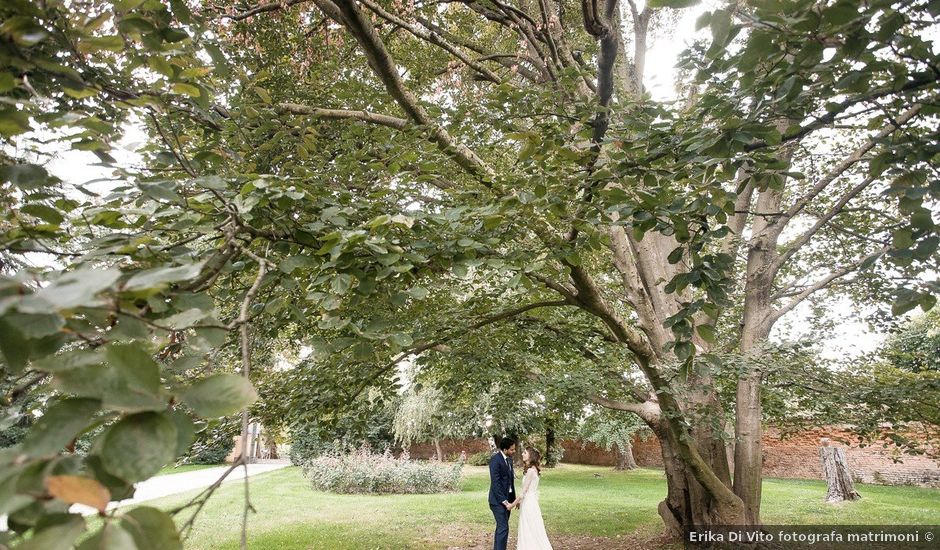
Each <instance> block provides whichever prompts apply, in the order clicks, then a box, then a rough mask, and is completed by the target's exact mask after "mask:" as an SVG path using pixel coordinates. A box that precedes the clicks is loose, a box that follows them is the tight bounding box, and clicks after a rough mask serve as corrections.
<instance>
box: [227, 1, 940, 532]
mask: <svg viewBox="0 0 940 550" xmlns="http://www.w3.org/2000/svg"><path fill="white" fill-rule="evenodd" d="M685 4H689V3H688V2H659V3H657V2H650V3H649V4H648V5H647V6H645V7H644V8H643V9H642V10H641V9H640V7H639V6H637V5H635V4H633V3H631V2H628V3H627V4H626V5H624V6H622V5H620V4H619V3H618V2H616V1H610V2H605V3H584V4H582V5H580V6H579V5H568V4H567V3H566V2H561V3H555V2H532V3H519V4H517V5H516V4H507V3H502V2H474V1H469V2H454V3H449V4H447V5H446V7H444V8H441V7H438V6H437V5H436V4H435V5H433V6H424V5H416V6H414V7H410V6H408V7H404V8H403V7H399V6H390V5H385V4H382V3H376V2H372V1H364V2H351V1H350V2H330V1H315V2H312V4H310V3H306V2H297V3H289V4H288V5H282V4H271V5H266V6H263V7H258V8H254V9H250V10H239V6H238V5H235V6H234V10H235V11H234V12H230V14H232V15H231V17H230V18H231V19H234V20H236V21H238V23H235V24H233V25H231V26H228V25H223V28H225V29H229V30H230V31H231V32H232V33H233V35H235V36H238V37H240V38H243V39H245V40H249V41H255V43H256V44H258V45H263V44H265V43H266V42H264V38H265V37H266V36H267V34H266V33H270V32H273V29H272V27H271V25H274V26H275V27H274V28H276V29H277V32H278V33H279V34H280V36H281V39H282V41H281V42H280V44H279V48H278V49H277V50H276V51H267V50H265V48H263V47H261V48H259V49H257V50H256V51H252V52H251V53H250V56H249V57H250V58H252V59H251V61H250V62H252V63H254V64H256V66H258V67H259V68H260V67H265V72H264V73H263V74H262V75H261V77H260V78H258V79H257V80H256V84H257V85H259V86H260V87H261V88H262V91H261V92H260V95H261V96H262V99H263V101H262V102H261V105H257V104H256V105H255V107H254V108H255V109H259V108H263V109H265V110H266V111H268V112H270V113H271V114H272V115H275V114H280V115H281V118H280V121H279V122H280V125H277V124H274V123H272V124H271V127H270V129H269V130H268V133H269V135H273V136H277V137H278V138H279V139H278V140H275V142H272V143H271V145H272V147H273V148H274V149H276V150H277V151H278V153H276V154H274V155H273V156H272V155H271V154H266V155H265V157H266V158H269V159H271V158H273V159H276V161H277V162H278V163H279V166H282V167H284V168H285V169H286V168H287V167H288V166H289V167H290V169H291V170H294V171H297V170H303V171H304V172H305V173H308V174H319V175H320V177H322V178H323V179H324V180H326V181H331V182H334V183H335V184H336V185H338V186H342V189H343V190H342V192H344V193H351V194H352V195H353V196H357V197H373V196H376V195H380V196H381V197H382V198H383V199H387V198H388V197H390V196H391V197H395V198H396V199H397V201H396V202H397V205H396V206H398V208H397V209H390V211H389V214H392V215H398V216H402V215H407V216H410V217H413V218H415V220H416V221H415V223H414V226H413V227H411V228H410V229H411V232H410V235H408V236H407V237H403V239H402V244H403V247H404V248H405V249H406V250H422V251H423V253H425V256H426V258H422V260H426V261H421V262H420V263H421V265H422V267H420V268H416V269H417V271H416V272H417V274H419V275H420V276H422V277H426V278H427V279H428V280H430V281H434V282H436V283H438V284H440V285H441V288H442V291H444V292H454V291H455V289H456V288H460V289H461V292H463V293H465V296H464V299H463V300H458V303H456V304H454V306H455V307H456V308H457V309H456V310H455V311H456V312H457V313H453V312H451V313H449V316H450V317H451V319H452V318H453V316H454V315H458V316H461V317H469V316H471V315H472V316H474V317H476V316H477V315H479V313H478V312H480V309H478V308H477V307H476V306H478V303H477V302H476V301H475V300H474V299H473V298H472V296H474V295H478V294H481V293H484V292H485V293H489V294H490V295H494V294H496V293H502V294H501V295H500V297H501V299H500V300H498V301H499V302H500V303H507V302H511V301H512V300H515V301H516V302H517V303H518V305H517V306H515V307H507V308H506V309H504V310H502V311H499V312H497V313H495V314H492V315H491V316H489V317H487V316H486V315H481V316H480V317H479V320H478V321H471V320H466V321H463V323H462V330H464V331H466V330H475V329H479V328H482V327H483V326H486V325H488V324H489V323H490V322H494V323H495V322H499V321H502V320H505V319H506V318H509V317H514V316H518V315H523V314H525V313H526V312H530V311H532V310H535V309H540V308H572V309H578V310H580V311H581V312H582V313H583V314H586V315H588V316H590V317H592V318H593V319H594V320H595V322H596V328H597V329H598V330H599V331H601V332H602V333H603V334H604V335H605V336H607V337H609V338H610V339H611V340H613V342H614V343H615V344H616V345H619V346H622V347H623V348H625V349H626V350H628V351H629V353H630V355H631V362H632V363H633V364H634V365H636V367H638V368H639V369H640V370H641V371H642V372H643V374H644V376H645V380H646V384H647V386H646V389H645V390H640V391H631V392H630V393H631V394H632V395H633V397H634V398H636V401H625V400H622V399H612V398H611V397H610V396H609V395H593V396H591V399H592V400H593V401H594V402H595V403H599V404H602V405H605V406H608V407H612V408H617V409H622V410H627V411H632V412H635V413H637V414H639V415H641V416H642V417H643V418H644V419H645V420H646V421H647V422H648V424H649V425H650V427H651V428H652V429H653V430H654V432H655V433H656V434H657V436H658V437H659V438H660V441H661V442H662V447H663V453H664V462H665V465H666V471H667V476H668V480H669V494H668V496H667V498H666V500H665V501H664V502H663V504H662V506H661V507H660V512H661V514H662V516H663V518H664V520H665V521H666V523H667V524H668V525H670V526H672V527H674V528H676V529H678V528H679V527H680V526H682V525H690V524H707V523H712V522H723V523H735V524H751V523H757V522H759V512H760V477H761V420H762V415H761V410H760V388H761V380H762V376H761V375H762V373H761V369H760V362H759V361H753V362H751V363H750V365H751V366H750V367H749V368H745V369H742V371H741V372H739V373H738V376H737V380H736V387H737V390H736V397H735V402H734V404H733V411H722V410H720V409H721V408H722V407H721V403H720V401H719V399H718V395H717V392H716V390H715V388H714V385H713V384H712V375H711V373H710V372H709V369H708V367H707V363H706V362H696V361H694V359H693V357H694V356H696V355H699V356H703V355H706V354H708V353H709V352H710V351H713V350H714V349H715V346H716V344H718V343H720V344H721V345H724V346H731V347H732V348H734V349H735V350H737V351H739V352H741V353H742V354H759V353H760V350H761V348H762V346H763V344H764V343H765V342H767V340H768V338H769V336H770V333H771V331H772V329H773V327H774V325H775V324H776V323H777V321H778V320H779V319H781V318H782V317H784V316H785V315H787V314H788V313H790V312H793V311H794V310H795V309H796V308H797V307H798V306H800V305H801V304H802V303H804V302H805V301H808V300H811V299H817V298H819V297H821V296H825V295H826V294H827V292H829V291H831V290H837V291H838V292H839V293H840V294H842V295H850V293H852V292H856V293H858V294H859V295H865V296H867V297H868V299H871V300H874V301H876V302H877V301H884V300H887V299H888V298H889V297H890V296H889V295H890V293H891V291H892V290H894V289H895V288H896V287H894V286H891V282H892V281H896V280H901V281H906V282H905V283H902V284H905V285H907V287H906V288H905V290H904V291H903V292H898V295H897V297H898V298H899V300H898V302H897V303H896V311H900V310H905V309H909V308H910V307H912V306H914V305H916V304H917V303H920V304H921V305H922V306H923V307H925V308H926V307H930V306H931V305H932V304H933V298H932V297H931V296H930V294H929V292H927V291H926V290H927V289H926V286H925V283H923V282H922V281H919V280H918V279H917V278H916V273H917V272H918V271H919V270H921V269H923V267H924V265H925V264H930V263H931V262H933V261H935V258H933V257H932V253H933V251H934V250H935V248H936V243H937V237H936V234H935V230H934V228H935V226H934V221H933V219H932V216H931V210H930V209H931V207H932V206H933V204H934V203H933V201H934V200H935V198H936V196H935V192H936V185H935V184H934V183H929V184H928V180H931V182H932V181H933V178H934V176H935V173H934V169H935V166H934V163H935V138H936V130H935V124H933V122H935V115H936V111H935V109H934V108H933V107H932V103H933V102H934V100H935V98H936V83H937V78H938V73H937V64H936V55H935V54H934V53H933V50H932V48H931V45H930V44H929V43H928V42H926V41H925V40H924V39H923V38H922V37H921V36H922V33H920V32H919V30H920V29H921V28H922V27H923V26H924V25H928V24H929V22H930V21H931V20H932V18H933V17H934V12H935V11H936V6H935V5H934V4H928V3H926V2H912V3H906V4H904V5H898V6H895V5H894V4H893V3H891V2H869V3H866V4H864V5H862V6H858V5H856V3H853V2H826V3H814V2H808V1H804V2H784V3H780V2H755V3H753V4H748V5H737V4H734V5H730V6H727V7H725V8H722V9H717V10H714V11H712V12H708V13H706V14H704V15H703V16H702V17H701V18H700V20H699V23H700V25H701V26H707V27H709V28H710V30H711V40H710V41H708V43H701V42H700V43H697V44H695V45H694V46H693V47H692V48H691V49H690V51H689V52H687V53H686V54H685V55H684V56H683V59H682V63H681V67H682V68H683V69H685V70H686V71H687V73H688V76H687V78H686V79H685V80H684V81H683V91H684V92H685V93H684V95H683V98H682V99H681V100H680V101H678V102H674V103H657V102H655V101H652V100H651V99H650V97H649V96H648V94H647V93H646V92H645V88H644V78H645V77H646V75H647V73H648V72H649V71H648V70H647V67H646V44H647V42H648V39H649V36H648V32H649V29H650V28H651V25H652V22H653V21H655V19H656V18H657V17H658V16H659V15H660V14H661V13H662V12H663V10H665V9H668V8H666V7H664V6H666V5H673V6H678V5H685ZM286 8H290V9H286ZM260 12H265V14H267V15H262V14H261V13H260ZM271 12H275V13H274V14H273V15H271ZM285 21H293V22H296V23H297V26H298V27H300V28H302V29H304V30H303V31H301V30H298V31H296V32H297V33H298V36H285V35H284V32H283V28H284V22H285ZM308 21H311V23H307V22H308ZM869 26H871V27H876V28H877V29H878V30H877V31H873V30H870V28H869ZM624 28H627V29H629V30H630V32H629V33H624V32H622V31H623V29H624ZM308 29H309V30H308ZM299 33H303V39H301V38H300V36H299ZM628 46H629V48H628ZM285 53H286V54H287V55H288V57H290V56H294V57H293V63H290V64H283V63H278V62H277V59H281V58H283V56H284V55H285ZM303 60H306V61H307V63H304V62H303ZM334 60H335V61H334ZM340 60H342V61H340ZM313 129H315V130H313ZM292 134H293V135H304V136H310V135H311V134H315V135H314V136H313V137H307V138H305V139H308V141H306V142H299V145H298V146H299V147H302V148H306V153H304V155H309V157H310V160H309V161H303V160H302V158H303V155H301V159H296V158H294V157H293V153H294V149H292V146H291V145H289V144H290V143H291V140H289V139H288V136H290V135H292ZM327 136H328V138H327ZM337 138H339V139H337ZM326 139H329V141H328V142H327V141H325V140H326ZM308 144H309V146H308ZM315 144H319V145H320V146H321V147H323V148H324V149H325V150H323V149H321V150H319V151H317V150H316V147H317V145H315ZM344 158H345V159H346V160H343V159H344ZM350 159H354V161H353V162H354V164H351V163H350V162H349V161H350ZM447 161H449V163H448V162H447ZM301 167H302V168H301ZM365 182H368V184H366V183H365ZM392 220H393V218H391V217H389V218H388V219H384V218H383V219H379V220H376V222H375V223H378V224H381V223H395V222H394V221H392ZM408 223H409V224H410V222H408ZM425 251H426V252H425ZM888 258H891V259H893V261H892V262H888V261H887V260H888ZM415 265H417V264H415ZM443 269H449V270H451V275H452V278H448V277H446V276H444V275H442V274H441V270H443ZM467 278H469V279H470V282H465V281H464V279H467ZM462 281H463V282H462ZM439 304H440V305H443V304H442V303H440V302H439ZM452 311H454V310H452ZM442 321H443V320H442ZM425 322H426V323H427V324H428V325H430V326H432V327H433V326H434V325H433V316H429V318H428V319H426V320H425ZM457 326H461V325H460V324H458V325H457ZM444 327H447V328H448V329H449V330H451V331H453V330H454V325H453V324H452V322H450V323H449V322H443V323H442V324H439V325H437V329H436V332H438V333H439V332H441V329H443V328H444ZM556 328H560V329H561V330H562V331H564V330H565V326H564V324H562V325H561V326H560V327H556ZM421 332H424V331H419V332H418V333H419V334H420V333H421ZM430 332H431V333H432V334H433V333H434V332H435V330H434V329H432V330H431V331H430ZM425 333H426V332H425ZM447 337H448V338H452V337H455V336H447ZM441 338H442V337H441V336H440V335H437V336H430V337H428V340H429V341H423V342H422V343H421V344H419V345H417V346H412V347H410V348H408V349H406V350H405V351H404V352H403V355H404V356H407V355H408V354H418V353H426V352H429V351H430V350H432V348H433V347H434V346H435V345H439V343H440V339H441ZM635 389H636V388H632V390H635ZM724 412H730V413H731V414H733V418H734V420H733V425H734V443H735V444H734V456H733V461H730V462H733V466H734V467H733V469H732V467H731V463H730V462H729V460H728V458H727V455H726V452H725V444H724V442H723V440H722V437H721V434H720V433H719V432H720V431H721V428H722V426H723V424H722V423H721V422H714V421H713V420H709V417H711V418H716V417H717V418H722V417H723V415H724Z"/></svg>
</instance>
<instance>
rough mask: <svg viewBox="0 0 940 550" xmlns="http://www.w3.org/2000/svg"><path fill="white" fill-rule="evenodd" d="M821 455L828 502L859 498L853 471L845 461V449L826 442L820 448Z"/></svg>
mask: <svg viewBox="0 0 940 550" xmlns="http://www.w3.org/2000/svg"><path fill="white" fill-rule="evenodd" d="M819 457H820V458H821V459H822V465H823V475H825V476H826V485H827V486H828V489H827V491H826V502H842V501H844V500H858V499H860V498H862V497H861V495H859V494H858V492H857V491H856V490H855V483H854V482H853V481H852V473H851V472H850V471H849V466H848V464H846V462H845V451H844V450H843V449H839V448H837V447H829V446H828V442H824V443H823V446H822V447H820V448H819Z"/></svg>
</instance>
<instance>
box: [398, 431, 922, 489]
mask: <svg viewBox="0 0 940 550" xmlns="http://www.w3.org/2000/svg"><path fill="white" fill-rule="evenodd" d="M822 437H828V438H830V439H831V440H832V443H831V444H832V445H833V446H838V447H844V448H845V449H846V459H847V460H848V464H849V468H851V469H852V473H853V475H854V476H855V478H856V480H857V481H861V482H864V483H880V484H885V485H919V486H924V487H937V488H940V464H938V463H937V461H935V460H932V459H930V458H925V457H922V456H913V455H908V454H903V453H899V452H898V450H897V449H896V448H895V447H893V446H892V445H889V446H888V447H884V446H883V445H882V442H878V443H876V444H874V445H869V446H867V447H859V446H858V445H857V444H855V443H849V442H853V441H854V439H855V438H854V437H853V436H852V435H851V434H850V433H849V432H848V431H846V430H845V429H843V428H839V427H828V428H820V429H815V430H806V431H803V432H799V433H795V434H788V435H786V436H783V435H782V434H781V432H780V431H779V430H776V429H774V428H769V429H767V430H766V431H765V432H764V467H763V473H764V476H766V477H782V478H797V479H822V477H823V476H822V465H821V463H820V460H819V446H820V445H819V440H820V438H822ZM561 444H562V446H563V447H564V449H565V454H564V458H563V459H562V462H567V463H569V464H593V465H597V466H613V465H614V464H616V462H617V459H616V456H615V454H614V453H613V452H611V451H606V450H604V449H603V448H599V447H597V446H596V445H594V444H593V443H587V444H582V442H580V441H573V440H564V441H562V442H561ZM441 447H442V449H443V452H444V456H446V457H452V456H455V455H459V454H460V452H461V451H464V452H466V453H467V455H471V454H473V453H477V452H480V451H485V450H488V449H489V444H488V443H487V442H486V441H485V440H482V439H470V440H458V441H450V440H445V441H441ZM410 452H411V456H412V457H413V458H431V457H432V456H434V445H433V444H419V445H413V446H412V447H411V449H410ZM633 456H634V457H635V458H636V462H637V464H638V465H640V466H647V467H654V468H661V467H662V465H663V459H662V455H661V454H660V448H659V441H658V440H657V439H656V438H655V437H650V438H647V439H643V438H637V439H635V440H634V442H633ZM895 458H897V459H899V460H900V461H901V462H895V460H894V459H895Z"/></svg>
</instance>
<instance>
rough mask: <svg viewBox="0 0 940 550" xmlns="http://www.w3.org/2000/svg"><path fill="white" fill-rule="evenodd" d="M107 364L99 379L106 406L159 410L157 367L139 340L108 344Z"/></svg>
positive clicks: (134, 409)
mask: <svg viewBox="0 0 940 550" xmlns="http://www.w3.org/2000/svg"><path fill="white" fill-rule="evenodd" d="M105 358H106V359H107V362H108V364H109V365H110V368H109V369H107V371H106V375H105V378H104V379H103V380H101V381H100V385H101V388H102V400H103V401H104V405H105V406H106V407H108V408H112V409H117V410H119V411H124V412H141V411H152V410H160V409H163V408H165V407H166V401H165V400H164V399H162V398H161V396H160V389H161V388H160V367H159V366H157V363H156V362H155V361H154V360H153V359H152V358H151V357H150V353H148V352H147V351H146V350H145V349H144V348H143V345H142V344H141V343H139V342H133V343H128V344H111V345H110V346H108V349H107V351H106V352H105Z"/></svg>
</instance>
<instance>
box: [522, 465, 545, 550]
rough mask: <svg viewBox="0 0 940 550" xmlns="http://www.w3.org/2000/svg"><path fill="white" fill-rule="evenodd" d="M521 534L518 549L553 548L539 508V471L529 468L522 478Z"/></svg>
mask: <svg viewBox="0 0 940 550" xmlns="http://www.w3.org/2000/svg"><path fill="white" fill-rule="evenodd" d="M519 499H520V501H519V536H518V537H517V540H518V541H519V542H518V543H517V544H516V550H552V543H550V542H548V535H547V534H546V533H545V522H544V521H542V509H541V508H539V473H538V472H537V471H536V470H535V468H529V469H528V470H527V471H526V473H525V476H524V477H523V479H522V495H521V496H520V497H519Z"/></svg>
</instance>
